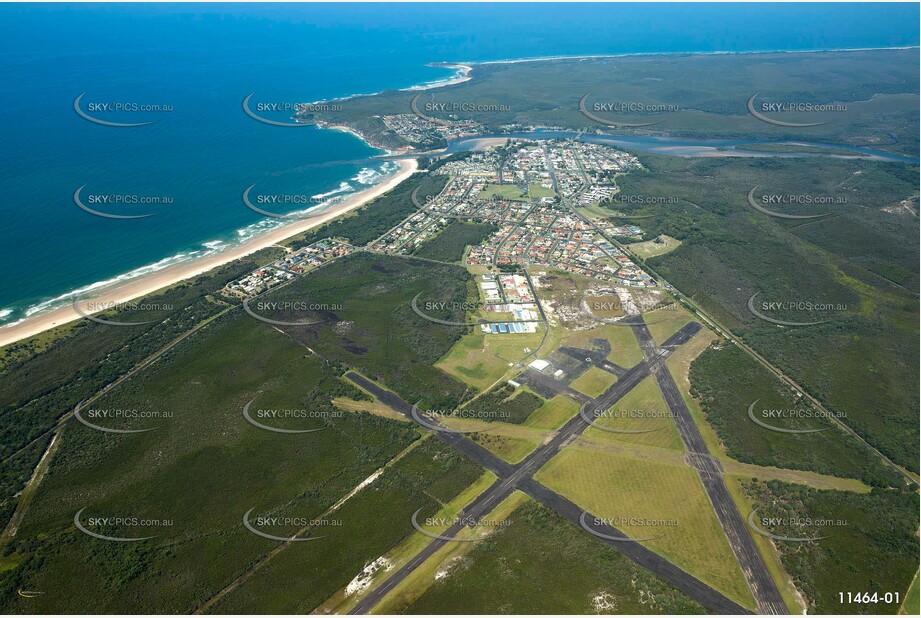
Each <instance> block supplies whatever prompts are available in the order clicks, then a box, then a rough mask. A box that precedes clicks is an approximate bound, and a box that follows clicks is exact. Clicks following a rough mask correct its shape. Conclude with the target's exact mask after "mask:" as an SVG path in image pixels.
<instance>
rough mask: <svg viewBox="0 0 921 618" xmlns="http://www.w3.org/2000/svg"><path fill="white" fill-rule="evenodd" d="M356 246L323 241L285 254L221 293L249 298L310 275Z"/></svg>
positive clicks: (336, 240)
mask: <svg viewBox="0 0 921 618" xmlns="http://www.w3.org/2000/svg"><path fill="white" fill-rule="evenodd" d="M354 250H355V247H353V246H352V245H350V244H348V243H347V242H345V241H344V240H341V239H337V238H324V239H323V240H318V241H317V242H315V243H313V244H310V245H308V246H306V247H302V248H301V249H298V250H297V251H292V252H291V253H288V254H286V255H285V256H284V257H283V258H281V259H278V260H275V261H274V262H272V263H271V264H269V265H268V266H263V267H261V268H257V269H256V270H254V271H253V272H251V273H249V274H247V275H246V276H244V277H241V278H240V279H237V280H235V281H231V282H230V283H228V284H227V285H226V286H224V291H225V292H226V293H227V294H229V295H231V296H236V297H241V298H243V297H249V296H253V295H255V294H260V293H262V292H265V291H266V290H268V289H269V288H273V287H275V286H276V285H278V284H280V283H284V282H285V281H289V280H291V279H293V278H294V277H296V276H297V275H302V274H304V273H307V272H310V271H311V270H313V269H315V268H318V267H320V266H323V265H324V264H326V263H328V262H331V261H332V260H335V259H336V258H339V257H342V256H344V255H348V254H349V253H351V252H352V251H354Z"/></svg>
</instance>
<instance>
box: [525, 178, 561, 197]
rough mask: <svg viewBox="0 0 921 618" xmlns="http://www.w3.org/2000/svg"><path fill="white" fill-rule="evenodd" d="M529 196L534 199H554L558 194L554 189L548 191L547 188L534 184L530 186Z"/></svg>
mask: <svg viewBox="0 0 921 618" xmlns="http://www.w3.org/2000/svg"><path fill="white" fill-rule="evenodd" d="M528 194H530V196H531V197H533V198H541V197H553V196H555V195H556V192H555V191H554V190H553V189H548V188H547V187H545V186H543V185H540V184H537V183H536V182H532V183H530V184H528Z"/></svg>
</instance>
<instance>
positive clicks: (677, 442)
mask: <svg viewBox="0 0 921 618" xmlns="http://www.w3.org/2000/svg"><path fill="white" fill-rule="evenodd" d="M669 414H670V412H669V409H668V406H667V405H665V400H664V399H662V392H661V391H660V390H659V385H658V384H656V381H655V378H653V377H652V376H649V377H647V378H645V379H644V380H643V381H642V382H640V383H639V384H638V385H637V386H636V387H635V388H634V389H633V390H631V391H630V392H629V393H627V394H626V395H625V396H624V398H623V399H621V400H620V401H618V402H617V403H616V404H615V405H614V407H613V408H612V409H610V410H607V411H606V415H605V416H602V417H600V418H598V419H596V420H595V424H596V425H598V426H599V427H609V428H611V429H618V430H621V431H636V432H645V433H614V432H611V431H605V430H604V429H600V428H599V427H590V428H589V429H588V430H587V431H586V432H585V437H586V438H588V439H590V440H597V441H600V442H606V441H607V442H611V441H613V442H622V443H623V442H626V443H629V444H642V445H646V446H654V447H658V448H667V449H672V450H677V451H683V450H684V443H682V442H681V436H680V435H679V434H678V428H677V427H676V426H675V421H674V419H673V418H671V417H670V416H668V415H669Z"/></svg>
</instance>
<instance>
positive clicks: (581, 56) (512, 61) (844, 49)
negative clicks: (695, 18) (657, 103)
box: [377, 45, 921, 94]
mask: <svg viewBox="0 0 921 618" xmlns="http://www.w3.org/2000/svg"><path fill="white" fill-rule="evenodd" d="M908 49H921V46H918V45H898V46H895V47H832V48H823V49H763V50H749V51H662V52H625V53H622V54H577V55H575V56H537V57H534V58H511V59H508V60H479V61H476V60H471V61H467V60H465V61H462V62H458V63H451V64H457V65H458V66H468V67H472V68H476V67H477V66H482V65H491V64H520V63H523V62H545V61H551V60H599V59H605V58H635V57H639V56H742V55H754V54H820V53H832V52H861V51H896V50H908ZM446 66H447V64H446ZM377 94H380V93H377Z"/></svg>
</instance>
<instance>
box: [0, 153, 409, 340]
mask: <svg viewBox="0 0 921 618" xmlns="http://www.w3.org/2000/svg"><path fill="white" fill-rule="evenodd" d="M396 163H397V164H398V165H399V166H400V169H399V171H398V172H396V173H395V174H393V175H391V176H389V177H387V178H386V179H385V180H384V181H383V182H381V183H380V184H378V185H375V186H373V187H369V188H367V189H365V190H363V191H359V192H358V193H355V194H354V195H352V196H351V197H349V198H348V199H346V200H345V201H343V202H342V203H340V204H336V205H334V206H332V207H330V208H329V209H327V210H326V211H325V212H323V214H321V215H318V216H316V217H312V218H309V219H305V220H302V221H293V222H291V223H290V224H288V225H282V226H279V227H277V228H274V229H272V230H269V231H267V232H265V233H264V234H257V235H256V236H253V237H252V238H250V239H248V240H246V241H244V242H242V243H240V244H239V245H235V246H233V247H229V248H227V249H226V250H224V251H220V252H218V253H215V254H213V255H209V256H207V257H202V258H200V259H192V260H189V261H187V262H181V263H179V264H175V265H173V266H168V267H166V268H164V269H162V270H158V271H156V272H153V273H149V274H147V275H140V276H138V277H136V278H134V279H131V280H129V281H126V282H124V283H122V284H119V285H116V286H114V287H112V288H110V289H107V290H104V291H103V292H102V293H101V294H99V295H96V296H92V297H88V298H86V299H83V300H82V301H81V302H80V303H79V306H80V308H81V310H82V311H84V312H85V313H87V314H92V313H95V312H93V311H91V310H89V307H88V305H89V304H90V303H93V304H106V305H112V304H122V303H127V302H130V301H132V300H135V299H138V298H140V297H142V296H147V295H150V294H153V293H154V292H157V291H159V290H162V289H163V288H167V287H170V286H172V285H175V284H177V283H179V282H181V281H184V280H186V279H191V278H192V277H197V276H198V275H201V274H204V273H206V272H208V271H209V270H212V269H214V268H217V267H219V266H223V265H224V264H228V263H230V262H233V261H235V260H238V259H240V258H243V257H246V256H247V255H250V254H252V253H255V252H257V251H259V250H261V249H265V248H266V247H270V246H272V245H275V244H278V243H280V242H282V241H284V240H287V239H289V238H291V237H292V236H296V235H298V234H300V233H302V232H305V231H307V230H310V229H313V228H315V227H319V226H321V225H323V224H325V223H327V222H329V221H331V220H333V219H335V218H337V217H340V216H342V215H344V214H346V213H349V212H351V211H353V210H356V209H358V208H360V207H361V206H364V205H365V204H367V203H368V202H370V201H371V200H373V199H374V198H376V197H379V196H381V195H383V194H384V193H386V192H388V191H390V190H391V189H393V188H394V187H396V186H397V185H399V184H400V183H402V182H403V181H404V180H406V179H407V178H409V177H410V176H412V175H413V174H414V173H415V172H416V170H417V169H418V162H417V161H416V159H413V158H406V159H399V160H397V161H396ZM79 319H83V316H81V315H80V314H79V313H77V312H76V311H74V308H73V306H72V305H67V306H65V307H58V308H57V309H53V310H51V311H48V312H47V313H41V314H38V315H35V316H33V317H28V318H24V319H23V320H22V321H20V322H17V323H15V324H11V325H9V326H7V327H0V347H3V346H7V345H10V344H11V343H16V342H17V341H22V340H23V339H28V338H30V337H33V336H35V335H38V334H40V333H43V332H45V331H47V330H50V329H52V328H56V327H58V326H61V325H63V324H67V323H69V322H73V321H76V320H79Z"/></svg>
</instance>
